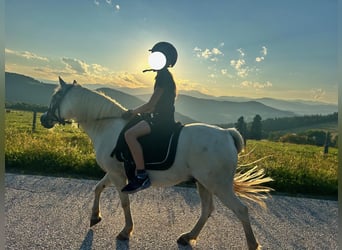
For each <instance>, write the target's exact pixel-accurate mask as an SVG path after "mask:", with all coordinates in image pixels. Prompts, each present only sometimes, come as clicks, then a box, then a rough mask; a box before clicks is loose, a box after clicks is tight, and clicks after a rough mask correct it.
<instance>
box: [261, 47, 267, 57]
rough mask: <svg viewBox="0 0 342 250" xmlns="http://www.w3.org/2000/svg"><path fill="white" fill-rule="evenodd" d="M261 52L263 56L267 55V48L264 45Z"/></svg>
mask: <svg viewBox="0 0 342 250" xmlns="http://www.w3.org/2000/svg"><path fill="white" fill-rule="evenodd" d="M261 54H262V55H264V56H266V55H267V48H266V47H265V46H262V50H261Z"/></svg>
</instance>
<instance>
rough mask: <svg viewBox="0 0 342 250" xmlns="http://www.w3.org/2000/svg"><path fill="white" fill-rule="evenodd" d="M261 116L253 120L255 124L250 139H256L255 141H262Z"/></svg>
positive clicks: (252, 126)
mask: <svg viewBox="0 0 342 250" xmlns="http://www.w3.org/2000/svg"><path fill="white" fill-rule="evenodd" d="M261 120H262V119H261V116H260V115H256V116H255V117H254V118H253V122H252V125H251V130H250V138H251V139H255V140H260V139H261V135H262V133H261V130H262V126H261Z"/></svg>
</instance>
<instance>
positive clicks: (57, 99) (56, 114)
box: [40, 84, 75, 127]
mask: <svg viewBox="0 0 342 250" xmlns="http://www.w3.org/2000/svg"><path fill="white" fill-rule="evenodd" d="M74 86H75V84H70V85H69V84H68V85H64V86H62V88H61V89H60V90H59V91H57V92H56V93H55V94H54V95H53V97H52V100H51V103H50V106H49V109H48V110H47V111H46V112H45V113H44V114H43V115H42V116H41V118H40V120H41V123H42V124H43V126H45V127H53V124H54V123H55V122H57V123H59V124H62V125H65V124H66V123H72V122H71V121H67V120H65V119H64V118H62V117H61V108H60V105H61V102H62V100H63V99H64V97H65V96H66V94H67V93H68V92H69V91H70V90H71V89H72V88H73V87H74Z"/></svg>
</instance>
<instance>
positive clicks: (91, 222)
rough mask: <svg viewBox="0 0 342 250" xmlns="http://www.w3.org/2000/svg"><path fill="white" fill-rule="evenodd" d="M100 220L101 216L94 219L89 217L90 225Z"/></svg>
mask: <svg viewBox="0 0 342 250" xmlns="http://www.w3.org/2000/svg"><path fill="white" fill-rule="evenodd" d="M101 220H102V218H101V217H98V218H95V219H90V227H92V226H94V225H96V224H97V223H99V222H100V221H101Z"/></svg>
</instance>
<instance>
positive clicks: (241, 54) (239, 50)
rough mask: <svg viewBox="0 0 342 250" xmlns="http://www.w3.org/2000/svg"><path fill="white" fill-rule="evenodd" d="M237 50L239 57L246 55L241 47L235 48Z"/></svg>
mask: <svg viewBox="0 0 342 250" xmlns="http://www.w3.org/2000/svg"><path fill="white" fill-rule="evenodd" d="M237 52H239V53H240V56H241V57H244V56H245V55H246V54H245V52H243V50H242V49H241V48H239V49H237Z"/></svg>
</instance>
